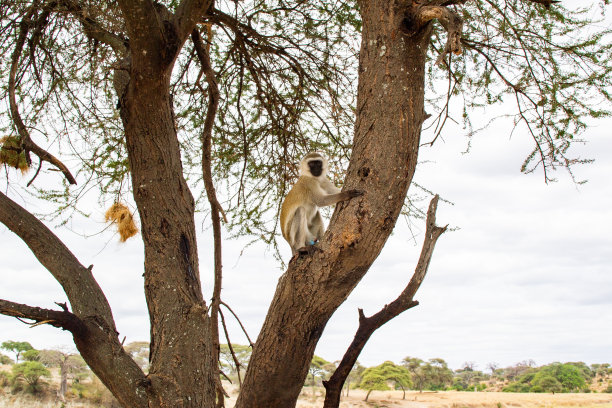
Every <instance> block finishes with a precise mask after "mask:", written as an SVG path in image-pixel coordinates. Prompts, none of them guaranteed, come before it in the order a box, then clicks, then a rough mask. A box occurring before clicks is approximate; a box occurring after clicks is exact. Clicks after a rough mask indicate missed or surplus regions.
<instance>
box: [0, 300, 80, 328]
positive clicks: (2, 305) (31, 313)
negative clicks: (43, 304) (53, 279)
mask: <svg viewBox="0 0 612 408" xmlns="http://www.w3.org/2000/svg"><path fill="white" fill-rule="evenodd" d="M0 313H1V314H4V315H7V316H13V317H16V318H18V319H19V320H21V319H28V320H33V321H34V323H31V324H30V327H35V326H37V325H39V324H48V325H51V326H54V327H59V328H61V329H64V330H68V331H69V332H71V333H73V334H74V335H75V336H82V335H83V333H84V332H85V331H86V330H87V329H86V327H85V325H84V323H83V321H82V320H81V319H79V318H78V317H76V316H75V315H74V314H72V313H70V312H69V311H68V310H67V309H64V311H61V312H60V311H58V310H49V309H41V308H40V307H32V306H28V305H24V304H21V303H14V302H9V301H8V300H3V299H0ZM21 321H23V320H21Z"/></svg>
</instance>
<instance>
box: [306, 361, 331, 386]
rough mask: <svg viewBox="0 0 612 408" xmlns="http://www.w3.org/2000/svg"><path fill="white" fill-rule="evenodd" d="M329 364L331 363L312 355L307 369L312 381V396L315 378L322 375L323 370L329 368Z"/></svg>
mask: <svg viewBox="0 0 612 408" xmlns="http://www.w3.org/2000/svg"><path fill="white" fill-rule="evenodd" d="M329 364H331V363H330V362H329V361H327V360H325V359H324V358H322V357H319V356H317V355H314V356H313V357H312V361H311V362H310V367H309V368H308V373H309V374H310V377H311V379H312V382H311V386H312V395H315V384H316V376H317V375H318V376H320V375H321V374H323V373H324V372H325V369H326V368H327V367H329Z"/></svg>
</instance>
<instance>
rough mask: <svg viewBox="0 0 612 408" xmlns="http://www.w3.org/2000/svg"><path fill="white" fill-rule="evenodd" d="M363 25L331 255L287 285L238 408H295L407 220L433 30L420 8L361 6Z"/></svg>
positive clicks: (313, 259)
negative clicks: (323, 339)
mask: <svg viewBox="0 0 612 408" xmlns="http://www.w3.org/2000/svg"><path fill="white" fill-rule="evenodd" d="M360 6H361V15H362V22H363V29H362V43H361V52H360V60H359V86H358V99H357V118H356V127H355V137H354V145H353V152H352V157H351V162H350V165H349V168H348V171H347V176H346V180H345V187H346V188H357V189H360V190H363V191H365V192H366V193H365V195H364V196H363V197H360V198H357V199H353V200H351V201H349V202H348V203H343V204H341V205H339V206H338V209H337V211H336V212H335V213H334V215H333V217H332V220H331V222H330V228H329V230H328V231H327V233H326V235H325V236H324V238H323V239H322V241H321V243H320V244H319V245H318V246H319V248H320V249H321V251H318V252H315V253H314V254H313V255H312V256H308V257H302V258H298V259H293V260H292V261H291V262H290V264H289V267H288V269H287V271H286V272H285V274H284V275H283V276H282V277H281V278H280V280H279V283H278V286H277V288H276V293H275V295H274V298H273V300H272V303H271V306H270V309H269V311H268V314H267V317H266V320H265V322H264V325H263V327H262V330H261V332H260V334H259V337H258V339H257V341H256V342H255V346H254V348H253V354H252V357H251V361H250V363H249V366H248V369H247V372H246V376H245V379H244V383H243V388H242V391H241V393H240V396H239V398H238V401H237V403H236V407H237V408H261V407H275V408H285V407H287V408H289V407H294V406H295V403H296V400H297V397H298V395H299V393H300V390H301V388H302V385H303V384H304V378H305V377H306V374H307V371H308V366H309V363H310V360H311V358H312V356H313V353H314V349H315V346H316V344H317V341H318V340H319V338H320V336H321V333H322V332H323V329H324V328H325V325H326V324H327V322H328V320H329V318H330V317H331V315H332V313H333V312H334V311H335V310H336V309H337V308H338V307H339V306H340V304H341V303H342V302H344V300H345V299H346V298H347V296H348V295H349V294H350V293H351V291H352V290H353V289H354V287H355V286H356V285H357V283H358V282H359V281H360V280H361V278H362V277H363V276H364V274H365V273H366V272H367V270H368V268H369V267H370V265H371V264H372V262H374V260H375V259H376V257H377V256H378V254H379V253H380V251H381V249H382V248H383V246H384V244H385V242H386V241H387V238H388V237H389V235H390V233H391V231H392V229H393V226H394V225H395V222H396V220H397V217H398V215H399V213H400V210H401V208H402V205H403V203H404V199H405V197H406V193H407V190H408V187H409V185H410V182H411V180H412V176H413V174H414V170H415V166H416V163H417V153H418V148H419V138H420V134H421V125H422V123H423V120H424V117H425V113H424V106H423V103H424V100H423V98H424V74H425V61H426V52H427V46H428V43H429V37H430V31H431V30H430V29H429V25H428V24H427V22H419V24H420V26H419V27H415V24H416V23H414V24H413V23H408V24H409V27H410V28H414V29H413V30H412V31H413V32H412V33H411V36H410V37H408V36H406V35H405V34H404V33H403V32H402V31H400V30H401V29H402V27H403V25H405V24H406V22H405V15H406V13H410V12H411V9H409V7H412V2H406V1H397V0H395V1H387V0H372V1H362V2H360Z"/></svg>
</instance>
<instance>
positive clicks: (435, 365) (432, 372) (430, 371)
mask: <svg viewBox="0 0 612 408" xmlns="http://www.w3.org/2000/svg"><path fill="white" fill-rule="evenodd" d="M402 365H403V366H404V367H406V368H407V369H408V371H410V374H411V377H412V383H413V386H414V387H415V388H416V389H418V390H419V392H423V390H424V389H428V390H440V389H444V388H445V387H446V386H447V385H449V384H451V383H452V382H453V372H452V371H451V370H450V369H449V368H448V365H447V363H446V361H444V360H443V359H441V358H432V359H429V361H428V362H425V361H423V360H421V359H420V358H415V357H406V358H404V360H403V361H402Z"/></svg>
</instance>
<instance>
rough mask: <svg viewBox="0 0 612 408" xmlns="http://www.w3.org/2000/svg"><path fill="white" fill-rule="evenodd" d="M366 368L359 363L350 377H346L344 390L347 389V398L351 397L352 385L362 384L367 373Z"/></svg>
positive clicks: (356, 363)
mask: <svg viewBox="0 0 612 408" xmlns="http://www.w3.org/2000/svg"><path fill="white" fill-rule="evenodd" d="M365 369H366V368H365V367H364V366H362V365H361V364H360V363H359V361H357V362H355V365H354V366H353V368H352V369H351V371H350V373H349V375H348V376H347V377H346V382H345V384H344V388H346V396H347V397H348V396H349V390H350V389H351V384H352V383H357V384H359V383H360V382H361V376H362V375H363V372H364V371H365Z"/></svg>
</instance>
